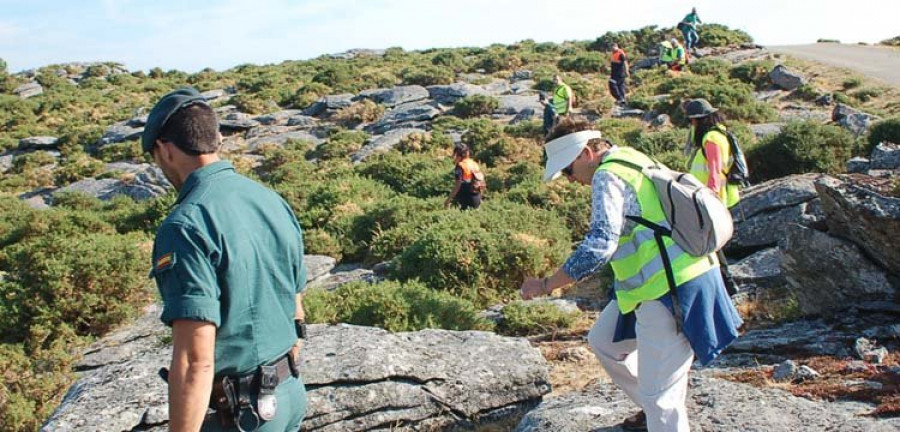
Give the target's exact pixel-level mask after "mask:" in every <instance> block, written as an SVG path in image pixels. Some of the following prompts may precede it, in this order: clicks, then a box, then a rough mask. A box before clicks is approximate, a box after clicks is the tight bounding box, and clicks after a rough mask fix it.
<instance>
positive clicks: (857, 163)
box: [847, 156, 872, 174]
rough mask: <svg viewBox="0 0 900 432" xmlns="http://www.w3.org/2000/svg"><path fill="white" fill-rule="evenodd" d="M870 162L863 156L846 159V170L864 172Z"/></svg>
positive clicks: (853, 172) (856, 172) (855, 172)
mask: <svg viewBox="0 0 900 432" xmlns="http://www.w3.org/2000/svg"><path fill="white" fill-rule="evenodd" d="M871 166H872V163H871V162H870V161H869V160H868V159H866V158H864V157H858V156H857V157H855V158H852V159H850V160H848V161H847V172H848V173H851V174H865V173H866V172H868V171H869V168H870V167H871Z"/></svg>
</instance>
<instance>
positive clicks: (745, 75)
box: [729, 60, 775, 90]
mask: <svg viewBox="0 0 900 432" xmlns="http://www.w3.org/2000/svg"><path fill="white" fill-rule="evenodd" d="M774 67H775V61H773V60H751V61H748V62H744V63H741V64H739V65H737V66H735V67H733V68H731V72H730V73H729V75H730V76H731V78H734V79H736V80H739V81H742V82H744V83H747V84H752V85H753V87H754V88H756V89H757V90H762V89H764V88H766V87H767V86H768V85H769V84H770V83H771V79H769V72H770V71H771V70H772V69H773V68H774Z"/></svg>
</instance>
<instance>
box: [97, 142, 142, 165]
mask: <svg viewBox="0 0 900 432" xmlns="http://www.w3.org/2000/svg"><path fill="white" fill-rule="evenodd" d="M97 157H98V158H99V159H100V160H101V161H103V162H120V161H130V160H143V159H144V150H143V149H141V142H140V141H139V140H132V141H126V142H121V143H115V144H107V145H105V146H103V147H101V148H100V150H98V152H97Z"/></svg>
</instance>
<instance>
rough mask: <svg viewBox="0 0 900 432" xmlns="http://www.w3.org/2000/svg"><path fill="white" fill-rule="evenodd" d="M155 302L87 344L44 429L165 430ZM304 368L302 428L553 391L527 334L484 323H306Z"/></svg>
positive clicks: (476, 406) (515, 412)
mask: <svg viewBox="0 0 900 432" xmlns="http://www.w3.org/2000/svg"><path fill="white" fill-rule="evenodd" d="M158 314H159V309H158V307H156V308H155V309H151V310H149V311H148V312H147V314H146V315H145V317H144V318H142V319H141V320H139V321H138V322H137V323H136V324H135V325H133V326H130V328H128V329H123V330H122V331H120V332H117V333H114V334H112V335H110V337H108V338H106V339H104V340H103V341H101V342H100V343H98V344H95V345H94V346H92V347H91V348H90V350H89V353H88V355H87V356H86V357H85V361H84V362H82V364H81V365H80V366H79V367H80V369H81V370H82V371H84V373H83V375H82V377H81V378H80V379H79V380H78V381H77V382H76V383H75V384H74V385H73V386H72V387H71V388H70V389H69V392H68V393H67V394H66V396H65V398H64V399H63V401H62V404H61V405H60V407H59V408H58V409H57V410H56V411H55V412H54V413H53V415H52V416H51V417H50V419H48V421H47V423H46V424H45V425H44V426H43V428H42V429H41V430H42V431H47V432H50V431H53V432H68V431H132V430H144V431H166V430H168V427H167V422H168V413H167V403H168V397H167V390H166V385H165V383H164V382H163V381H162V380H161V379H160V378H159V376H158V375H157V371H158V370H159V368H161V367H164V366H168V364H169V361H170V358H171V350H172V347H171V345H168V346H167V345H166V344H165V343H163V342H162V338H161V336H163V335H166V334H168V332H169V331H168V330H167V329H166V328H165V327H163V325H162V324H161V323H160V322H159V320H158V319H157V316H158ZM301 374H302V376H303V380H304V382H305V383H306V387H307V391H308V398H309V411H308V413H307V418H306V420H305V422H304V430H306V431H367V430H381V429H384V430H387V429H390V430H443V429H454V428H472V427H475V426H476V425H484V424H499V423H504V422H505V424H510V423H511V424H515V423H516V422H518V419H519V418H521V416H522V415H523V414H524V411H525V410H527V409H529V408H531V407H533V406H535V405H536V404H537V403H538V402H539V401H540V400H541V398H542V396H543V395H545V394H547V393H548V392H549V391H550V384H549V382H548V372H547V364H546V361H545V360H544V358H543V356H541V354H540V352H539V351H538V350H537V349H535V348H532V347H531V345H530V344H529V343H528V341H527V340H525V339H521V338H507V337H502V336H498V335H496V334H493V333H489V332H454V331H446V330H424V331H419V332H411V333H389V332H387V331H385V330H381V329H377V328H372V327H358V326H350V325H337V326H325V325H311V326H310V327H309V339H308V341H307V343H306V345H305V346H304V349H303V353H302V365H301Z"/></svg>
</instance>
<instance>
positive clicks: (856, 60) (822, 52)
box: [766, 43, 900, 87]
mask: <svg viewBox="0 0 900 432" xmlns="http://www.w3.org/2000/svg"><path fill="white" fill-rule="evenodd" d="M766 48H768V49H769V50H771V51H774V52H777V53H784V54H788V55H792V56H796V57H800V58H803V59H807V60H816V61H819V62H821V63H825V64H829V65H833V66H839V67H844V68H847V69H852V70H855V71H857V72H860V73H862V74H864V75H867V76H870V77H873V78H877V79H879V80H881V81H884V82H886V83H888V84H891V85H893V86H896V87H900V49H897V48H891V47H883V46H863V45H844V44H835V43H817V44H812V45H784V46H770V47H766Z"/></svg>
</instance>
